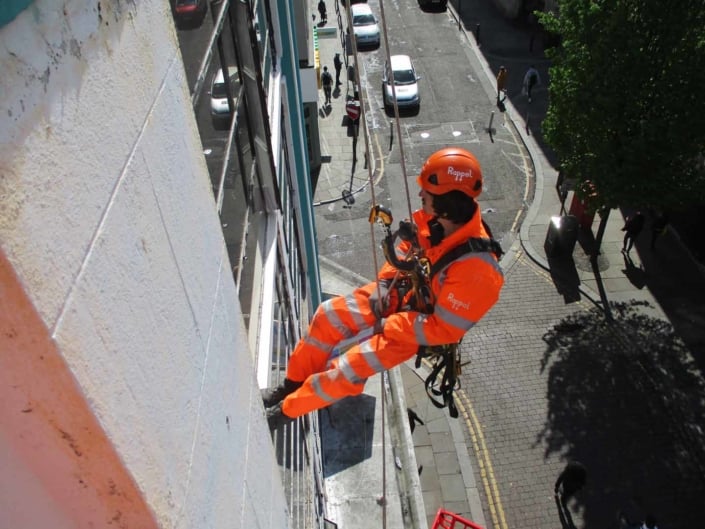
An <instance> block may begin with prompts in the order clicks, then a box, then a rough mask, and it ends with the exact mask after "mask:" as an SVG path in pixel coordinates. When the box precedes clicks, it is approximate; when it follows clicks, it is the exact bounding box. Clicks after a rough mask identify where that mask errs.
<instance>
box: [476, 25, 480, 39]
mask: <svg viewBox="0 0 705 529" xmlns="http://www.w3.org/2000/svg"><path fill="white" fill-rule="evenodd" d="M475 41H476V42H477V43H478V44H480V24H475Z"/></svg>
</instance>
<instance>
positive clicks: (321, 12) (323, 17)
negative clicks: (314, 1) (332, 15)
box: [318, 0, 328, 25]
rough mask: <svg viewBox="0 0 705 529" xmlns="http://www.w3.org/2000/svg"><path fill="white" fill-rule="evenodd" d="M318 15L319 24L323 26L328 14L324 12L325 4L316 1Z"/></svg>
mask: <svg viewBox="0 0 705 529" xmlns="http://www.w3.org/2000/svg"><path fill="white" fill-rule="evenodd" d="M318 13H319V15H320V16H321V22H322V23H323V25H325V24H326V23H327V22H328V13H327V12H326V3H325V2H324V1H323V0H319V1H318Z"/></svg>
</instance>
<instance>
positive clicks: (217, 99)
mask: <svg viewBox="0 0 705 529" xmlns="http://www.w3.org/2000/svg"><path fill="white" fill-rule="evenodd" d="M228 76H229V77H230V89H231V90H232V95H233V103H234V104H235V106H237V98H238V93H239V92H240V77H239V75H238V71H237V66H228ZM210 96H211V116H213V119H214V120H216V121H222V120H225V119H227V118H229V117H230V107H229V106H228V93H227V91H226V86H225V81H224V77H223V69H222V68H218V71H217V72H216V73H215V75H214V76H213V82H212V84H211V90H210ZM228 121H229V120H228Z"/></svg>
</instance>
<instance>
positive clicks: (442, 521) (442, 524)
mask: <svg viewBox="0 0 705 529" xmlns="http://www.w3.org/2000/svg"><path fill="white" fill-rule="evenodd" d="M431 529H484V527H482V526H481V525H477V524H476V523H474V522H471V521H470V520H466V519H465V518H461V517H460V516H458V515H457V514H454V513H452V512H449V511H446V510H445V509H442V508H441V509H438V512H437V513H436V519H435V520H434V521H433V525H432V526H431Z"/></svg>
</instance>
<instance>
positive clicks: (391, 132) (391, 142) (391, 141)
mask: <svg viewBox="0 0 705 529" xmlns="http://www.w3.org/2000/svg"><path fill="white" fill-rule="evenodd" d="M392 145H394V122H393V121H390V122H389V150H390V151H391V150H392Z"/></svg>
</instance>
